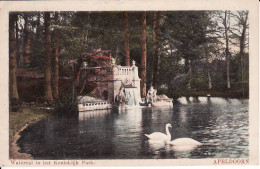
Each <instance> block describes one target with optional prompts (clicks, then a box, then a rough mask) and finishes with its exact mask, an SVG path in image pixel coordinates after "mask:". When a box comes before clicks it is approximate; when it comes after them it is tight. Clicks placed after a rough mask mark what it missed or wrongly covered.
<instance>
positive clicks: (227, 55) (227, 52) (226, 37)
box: [224, 11, 230, 89]
mask: <svg viewBox="0 0 260 169" xmlns="http://www.w3.org/2000/svg"><path fill="white" fill-rule="evenodd" d="M227 12H228V11H225V18H224V27H225V40H226V66H227V88H228V89H230V78H229V56H230V52H229V36H228V30H229V28H228V25H227V24H228V20H227V19H228V18H227V17H228V16H227V15H228V13H227Z"/></svg>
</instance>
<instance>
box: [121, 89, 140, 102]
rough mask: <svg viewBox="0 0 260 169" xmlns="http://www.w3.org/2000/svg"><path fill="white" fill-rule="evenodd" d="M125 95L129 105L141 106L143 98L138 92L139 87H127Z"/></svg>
mask: <svg viewBox="0 0 260 169" xmlns="http://www.w3.org/2000/svg"><path fill="white" fill-rule="evenodd" d="M125 95H126V100H127V103H126V104H127V105H128V106H139V103H140V102H141V98H140V95H139V94H138V88H125Z"/></svg>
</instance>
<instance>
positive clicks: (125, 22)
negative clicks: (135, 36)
mask: <svg viewBox="0 0 260 169" xmlns="http://www.w3.org/2000/svg"><path fill="white" fill-rule="evenodd" d="M123 14H124V35H125V41H124V44H125V65H126V66H130V53H129V33H128V13H127V12H126V11H125V12H123Z"/></svg>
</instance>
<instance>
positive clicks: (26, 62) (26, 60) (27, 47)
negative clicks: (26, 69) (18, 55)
mask: <svg viewBox="0 0 260 169" xmlns="http://www.w3.org/2000/svg"><path fill="white" fill-rule="evenodd" d="M30 54H31V50H30V31H29V23H28V16H27V14H24V56H23V62H24V66H29V64H30Z"/></svg>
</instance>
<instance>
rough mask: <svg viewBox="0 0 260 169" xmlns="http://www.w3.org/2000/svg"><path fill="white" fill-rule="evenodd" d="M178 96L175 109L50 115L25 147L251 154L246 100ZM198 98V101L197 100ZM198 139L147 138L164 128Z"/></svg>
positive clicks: (41, 154)
mask: <svg viewBox="0 0 260 169" xmlns="http://www.w3.org/2000/svg"><path fill="white" fill-rule="evenodd" d="M193 99H194V98H190V102H187V100H186V98H180V99H179V103H177V104H174V106H173V108H154V107H148V108H147V107H139V108H137V107H136V108H130V109H122V110H98V111H89V112H80V113H79V116H78V119H74V118H71V119H69V118H59V119H58V118H48V119H45V120H42V121H40V122H39V123H36V124H34V125H31V126H29V127H28V128H27V129H26V130H24V131H23V132H22V133H21V138H20V139H19V141H18V145H19V147H20V148H21V150H20V151H21V152H25V153H29V154H31V155H32V156H33V157H34V158H35V159H111V158H112V159H133V158H137V159H142V158H213V157H214V158H228V157H235V158H246V157H248V100H239V99H224V98H213V97H212V98H210V99H207V98H206V97H199V98H198V99H197V100H196V101H193ZM198 100H199V101H198ZM166 123H171V124H172V126H173V128H172V129H170V133H171V135H172V140H174V139H176V138H181V137H188V138H192V139H195V140H197V141H199V142H201V143H203V145H202V146H199V147H189V146H188V147H187V146H186V147H180V146H179V147H176V146H171V145H169V144H166V143H165V142H160V141H156V142H154V141H151V140H147V138H146V137H145V136H144V134H145V133H152V132H162V133H165V124H166Z"/></svg>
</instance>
